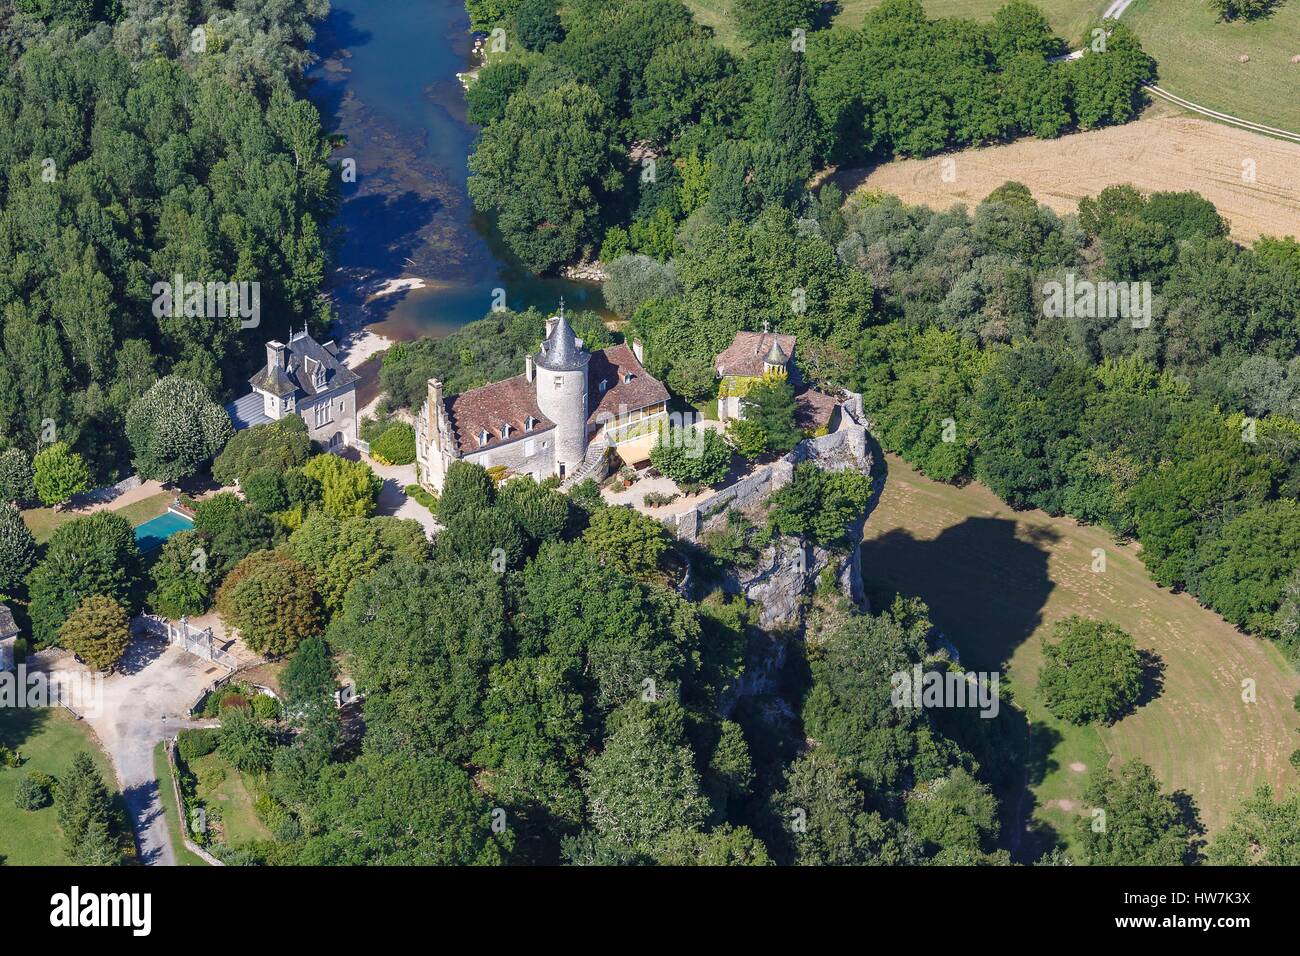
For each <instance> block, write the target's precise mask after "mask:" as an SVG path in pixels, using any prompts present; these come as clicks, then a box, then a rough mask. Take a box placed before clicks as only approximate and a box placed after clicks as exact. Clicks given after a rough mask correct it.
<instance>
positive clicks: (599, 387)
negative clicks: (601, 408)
mask: <svg viewBox="0 0 1300 956" xmlns="http://www.w3.org/2000/svg"><path fill="white" fill-rule="evenodd" d="M607 384H608V383H607V382H606V381H605V380H604V379H603V378H602V379H601V380H600V384H598V385H597V386H596V390H597V391H598V392H600V393H601V394H602V395H604V394H605V386H606V385H607Z"/></svg>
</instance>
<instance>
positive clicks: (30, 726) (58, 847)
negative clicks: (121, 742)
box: [0, 707, 121, 866]
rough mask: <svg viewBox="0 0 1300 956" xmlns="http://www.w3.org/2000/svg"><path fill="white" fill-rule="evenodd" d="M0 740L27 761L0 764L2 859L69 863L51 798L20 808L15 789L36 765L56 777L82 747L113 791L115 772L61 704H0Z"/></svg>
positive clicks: (86, 729)
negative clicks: (45, 802) (42, 804)
mask: <svg viewBox="0 0 1300 956" xmlns="http://www.w3.org/2000/svg"><path fill="white" fill-rule="evenodd" d="M0 745H3V746H5V747H8V748H10V749H11V750H17V751H18V752H20V753H21V754H22V755H23V756H24V757H25V758H26V762H25V763H24V764H23V765H22V766H21V767H11V768H8V769H4V770H0V863H4V864H5V865H7V866H70V865H72V860H70V859H69V858H68V856H67V854H66V853H64V852H63V835H62V833H61V832H60V830H59V823H58V812H57V810H56V809H55V805H54V804H51V805H50V806H48V807H45V808H43V809H41V810H35V811H29V810H19V809H18V808H17V807H15V806H14V790H15V788H16V787H17V786H18V781H19V780H20V779H22V777H23V776H25V775H26V774H27V773H28V772H29V771H32V770H40V771H42V772H44V773H48V774H49V775H50V776H52V777H55V778H60V777H62V776H63V775H64V774H66V773H67V772H68V769H69V768H70V767H71V766H72V759H73V757H75V756H76V755H77V753H78V752H80V751H82V750H88V751H90V755H91V757H92V758H93V759H94V761H95V766H96V767H98V768H99V772H100V773H101V774H103V775H104V782H105V783H106V784H107V785H108V787H109V789H110V790H111V791H114V799H115V802H117V803H119V804H120V803H121V796H120V795H119V794H117V793H116V790H117V778H116V777H115V776H114V774H113V770H112V767H111V766H110V765H109V762H108V758H107V757H106V756H105V755H104V752H103V751H102V750H101V749H100V747H99V741H98V740H96V739H95V735H94V734H93V733H92V732H91V730H90V727H89V726H87V725H86V724H85V723H84V722H82V721H78V720H75V719H74V718H73V717H72V716H71V715H70V714H68V713H67V712H66V711H64V710H63V709H61V708H53V709H46V708H41V709H34V708H26V707H6V708H3V709H0Z"/></svg>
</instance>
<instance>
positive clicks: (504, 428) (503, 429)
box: [501, 423, 510, 438]
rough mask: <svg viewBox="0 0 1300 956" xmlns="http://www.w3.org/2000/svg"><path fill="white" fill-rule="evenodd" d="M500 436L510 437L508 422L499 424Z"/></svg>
mask: <svg viewBox="0 0 1300 956" xmlns="http://www.w3.org/2000/svg"><path fill="white" fill-rule="evenodd" d="M501 437H502V438H509V437H510V425H509V423H507V424H505V425H502V426H501Z"/></svg>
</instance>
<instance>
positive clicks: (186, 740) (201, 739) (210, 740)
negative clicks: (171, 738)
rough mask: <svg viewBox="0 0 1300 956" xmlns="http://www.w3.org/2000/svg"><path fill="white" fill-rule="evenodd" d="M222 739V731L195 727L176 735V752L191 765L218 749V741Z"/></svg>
mask: <svg viewBox="0 0 1300 956" xmlns="http://www.w3.org/2000/svg"><path fill="white" fill-rule="evenodd" d="M220 738H221V731H219V730H213V729H207V728H201V727H195V728H190V729H189V730H182V731H181V732H180V733H179V734H177V735H176V752H177V753H179V754H180V757H181V759H182V760H184V761H185V762H186V763H189V762H190V761H192V760H198V759H199V758H200V757H206V756H207V755H208V754H210V753H212V752H213V751H214V750H216V749H217V741H218V740H220Z"/></svg>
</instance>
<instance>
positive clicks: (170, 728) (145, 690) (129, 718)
mask: <svg viewBox="0 0 1300 956" xmlns="http://www.w3.org/2000/svg"><path fill="white" fill-rule="evenodd" d="M36 656H37V658H38V659H39V661H40V666H41V667H43V668H45V669H48V670H54V669H59V670H78V671H82V672H85V668H84V667H83V666H82V665H80V664H78V663H77V662H76V661H75V660H74V659H73V658H72V656H71V655H69V654H67V653H65V652H63V651H60V650H58V649H51V650H49V651H44V652H42V653H41V654H39V655H36ZM224 674H225V670H224V669H223V668H220V667H218V666H217V665H215V664H212V663H210V662H208V661H204V660H200V659H199V658H197V657H194V656H193V655H192V654H187V653H185V652H184V651H180V650H177V649H176V648H174V647H168V646H167V643H166V641H165V640H163V639H162V638H141V637H136V638H134V639H133V640H132V642H131V647H130V649H129V650H128V651H127V656H126V658H125V659H124V660H123V664H122V668H121V669H120V670H119V671H118V672H117V673H115V674H113V675H112V676H110V677H107V678H105V679H104V680H103V682H102V684H100V695H99V697H100V699H99V700H98V701H94V700H91V699H84V698H83V699H78V697H76V696H74V698H73V700H72V701H71V704H72V706H73V707H74V708H75V709H77V710H78V711H80V712H81V713H83V714H84V715H85V718H84V719H85V721H86V723H88V724H89V725H90V727H91V729H93V730H94V731H95V735H96V736H97V737H98V738H99V742H100V744H101V746H103V748H104V750H105V752H106V753H107V754H108V756H109V759H110V760H111V761H112V764H113V769H114V771H115V772H116V774H117V782H118V787H119V788H120V789H121V791H122V795H123V797H124V798H125V801H126V808H127V812H128V813H129V815H130V817H131V823H132V826H133V827H134V828H135V841H136V848H137V850H138V852H139V855H140V862H141V863H145V864H148V865H150V866H175V864H176V857H175V854H174V853H173V852H172V844H171V839H170V836H169V832H168V828H167V821H166V817H165V816H164V815H163V810H162V803H161V802H160V799H159V787H160V786H161V785H168V781H162V783H161V784H160V782H159V780H158V778H157V777H156V776H155V775H154V767H153V751H154V747H156V746H157V745H158V743H159V741H161V740H163V739H164V738H168V737H172V736H174V735H175V734H176V732H177V731H178V730H181V729H183V728H185V727H191V726H204V725H203V724H202V723H196V722H194V721H191V720H189V719H188V713H189V708H190V706H191V705H192V704H193V703H194V702H195V700H196V699H197V698H198V696H199V695H200V694H201V693H202V692H203V690H204V689H205V688H207V687H208V686H210V685H211V683H212V682H213V681H214V680H215V679H217V678H218V677H221V676H223V675H224Z"/></svg>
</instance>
